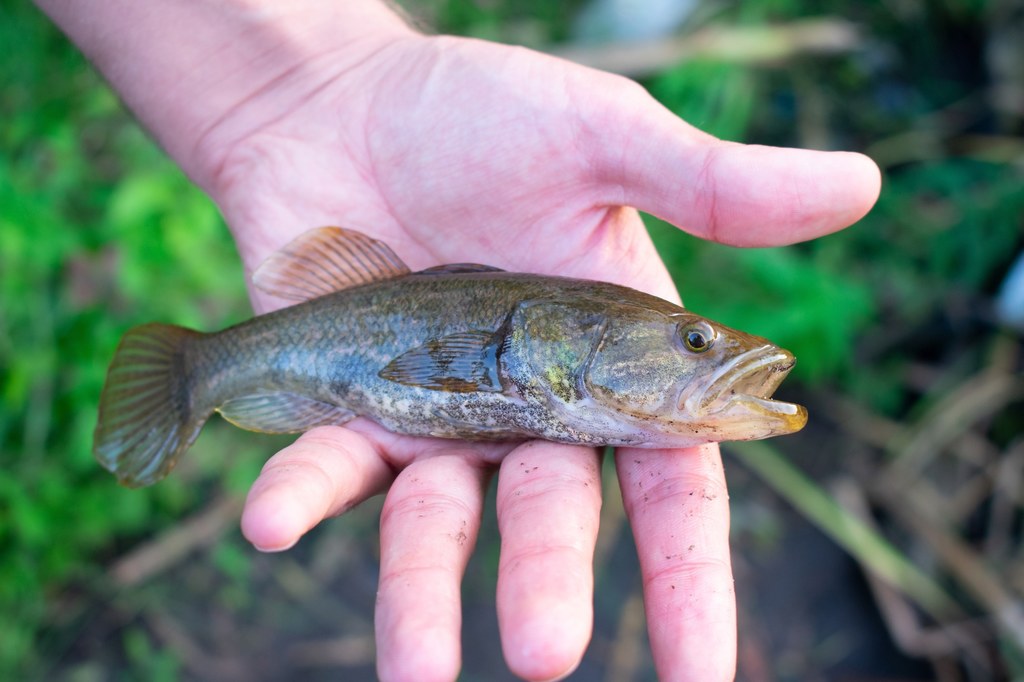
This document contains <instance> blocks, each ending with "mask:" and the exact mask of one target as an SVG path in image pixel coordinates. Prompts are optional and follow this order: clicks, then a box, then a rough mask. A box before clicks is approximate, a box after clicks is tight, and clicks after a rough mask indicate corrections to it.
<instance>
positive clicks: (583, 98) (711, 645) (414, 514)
mask: <svg viewBox="0 0 1024 682" xmlns="http://www.w3.org/2000/svg"><path fill="white" fill-rule="evenodd" d="M40 5H41V6H42V7H43V9H44V10H45V11H46V12H47V13H48V14H50V16H51V17H53V18H54V20H55V21H56V22H57V23H58V24H59V25H60V26H61V27H62V28H63V29H64V30H65V31H66V32H67V33H68V34H69V35H70V36H71V37H72V39H74V40H75V41H76V43H77V44H78V45H79V46H80V47H81V48H82V50H83V51H84V52H85V53H86V54H87V55H88V56H89V57H90V58H91V59H92V60H93V61H94V63H96V65H97V66H98V67H99V68H100V69H101V70H102V71H103V72H104V74H105V75H106V76H107V78H108V79H110V81H111V82H112V83H113V85H114V86H115V88H117V90H118V91H119V93H120V94H121V96H122V97H123V98H124V100H125V102H126V103H127V104H128V106H129V107H131V108H132V110H133V111H134V112H135V113H136V115H137V116H138V117H139V119H140V120H141V121H142V123H143V124H144V125H145V126H146V127H147V128H148V129H149V130H150V131H151V132H152V134H153V135H154V136H155V137H156V138H157V140H158V141H159V142H160V143H161V144H162V145H163V147H164V148H165V149H166V150H167V152H168V153H169V154H170V155H171V156H172V157H173V158H174V159H175V160H176V161H177V162H178V163H179V164H180V165H181V166H182V168H183V169H184V170H185V171H186V172H187V173H188V174H189V176H190V177H191V178H192V179H193V180H194V181H195V182H196V183H197V184H198V185H199V186H200V187H202V188H203V189H204V190H205V191H206V192H208V193H209V194H210V196H211V197H212V198H213V199H214V200H215V201H216V202H217V204H218V205H219V206H220V208H221V210H222V212H223V214H224V216H225V218H226V220H227V222H228V225H229V226H230V228H231V230H232V233H233V234H234V236H235V239H236V241H237V243H238V248H239V252H240V253H241V256H242V259H243V261H244V263H245V266H246V268H247V271H248V272H251V271H252V269H253V268H255V267H256V266H257V265H258V264H259V263H260V262H261V261H262V260H263V259H264V258H265V257H266V256H267V255H268V254H270V253H271V252H272V251H273V250H275V249H277V248H279V247H280V246H281V245H283V244H284V243H286V242H287V241H289V240H290V239H291V238H293V237H294V236H296V235H298V234H300V233H301V232H303V231H305V230H307V229H309V228H311V227H315V226H320V225H326V224H342V225H345V226H348V227H352V228H355V229H358V230H361V231H363V232H366V233H368V234H371V235H373V236H376V237H378V238H380V239H382V240H384V241H386V242H387V243H388V244H389V245H391V246H392V247H393V248H394V249H395V251H396V252H397V253H398V254H399V255H400V256H401V257H402V258H403V259H404V260H406V261H407V262H408V263H409V265H410V266H411V267H412V268H413V269H417V268H422V267H426V266H430V265H436V264H439V263H447V262H464V261H477V262H482V263H488V264H491V265H496V266H500V267H504V268H506V269H509V270H520V271H530V272H537V273H546V274H559V275H571V276H577V277H586V278H593V279H604V280H609V281H614V282H617V283H621V284H626V285H629V286H632V287H634V288H637V289H641V290H644V291H647V292H650V293H653V294H656V295H659V296H662V297H664V298H668V299H677V298H678V296H677V293H676V291H675V289H674V288H673V285H672V282H671V281H670V279H669V277H668V274H667V273H666V271H665V268H664V266H663V265H662V263H661V261H660V260H659V258H658V256H657V254H656V253H655V251H654V248H653V247H652V245H651V242H650V240H649V238H648V237H647V233H646V231H645V230H644V228H643V225H642V223H641V221H640V218H639V216H638V214H637V212H636V210H635V209H634V208H627V207H636V208H639V209H641V210H644V211H648V212H650V213H653V214H655V215H658V216H660V217H662V218H664V219H665V220H667V221H669V222H671V223H673V224H675V225H677V226H679V227H680V228H682V229H685V230H687V231H689V232H692V233H693V234H696V235H699V236H701V237H705V238H708V239H713V240H716V241H720V242H724V243H727V244H735V245H740V246H752V245H781V244H789V243H792V242H797V241H801V240H806V239H811V238H814V237H817V236H819V235H823V234H827V233H830V232H833V231H835V230H838V229H841V228H843V227H845V226H847V225H849V224H851V223H853V222H855V221H856V220H858V219H859V218H860V217H861V216H863V215H864V214H865V213H866V212H867V211H868V209H869V208H870V207H871V205H872V204H873V203H874V201H875V199H876V198H877V195H878V190H879V174H878V170H877V168H876V167H875V166H874V164H873V163H872V162H871V161H870V160H868V159H866V158H865V157H863V156H860V155H857V154H847V153H821V152H810V151H802V150H794V149H776V148H767V147H757V146H745V145H740V144H735V143H727V142H722V141H720V140H717V139H715V138H713V137H710V136H708V135H706V134H704V133H702V132H700V131H699V130H697V129H695V128H693V127H691V126H690V125H688V124H686V123H685V122H683V121H681V120H679V119H678V118H676V117H675V116H673V115H672V114H671V113H669V112H668V111H666V110H665V109H664V108H662V107H661V106H660V105H658V104H657V103H656V102H654V101H653V100H652V99H651V98H650V97H649V96H648V95H647V94H646V93H645V92H644V91H643V90H642V89H641V88H640V87H638V86H637V85H635V84H633V83H631V82H629V81H626V80H624V79H621V78H618V77H616V76H612V75H608V74H605V73H601V72H596V71H592V70H589V69H585V68H583V67H579V66H576V65H573V64H570V63H567V62H563V61H559V60H557V59H554V58H551V57H547V56H543V55H540V54H536V53H533V52H529V51H526V50H522V49H517V48H510V47H505V46H499V45H495V44H490V43H485V42H479V41H470V40H462V39H457V38H450V37H425V36H423V35H420V34H419V33H416V32H415V31H413V30H411V29H410V28H408V27H407V26H406V25H405V23H404V22H403V21H402V20H401V19H399V18H398V17H397V16H396V15H395V14H394V13H393V11H392V10H391V9H389V8H388V7H387V6H385V5H383V4H381V3H379V2H377V1H376V0H346V1H345V2H317V1H303V2H290V3H273V2H269V0H250V1H249V2H185V1H184V0H150V1H149V2H146V3H138V2H134V1H132V0H76V2H70V1H68V0H40ZM253 302H254V306H255V307H256V309H257V310H258V311H266V310H270V309H272V308H274V307H277V306H280V305H282V304H283V302H281V301H277V300H273V299H270V298H268V297H266V296H265V295H263V294H260V293H259V292H257V291H253ZM697 312H700V313H702V314H707V315H709V316H712V317H713V316H714V311H697ZM811 407H812V409H813V406H811ZM615 461H616V468H617V472H618V476H619V483H620V487H621V490H622V496H623V501H624V504H625V508H626V512H627V515H628V518H629V522H630V524H631V526H632V530H633V534H634V536H635V538H636V544H637V553H638V555H639V559H640V566H641V570H642V574H643V587H644V599H645V605H646V610H647V621H648V630H649V634H650V641H651V647H652V653H653V656H654V661H655V664H656V666H657V669H658V673H659V677H660V678H661V679H663V680H701V681H702V682H706V681H713V680H728V679H731V678H732V677H733V675H734V671H735V658H736V620H735V600H734V594H733V584H732V575H731V570H730V560H729V545H728V526H729V507H728V497H727V494H726V488H725V478H724V474H723V468H722V462H721V459H720V456H719V451H718V447H717V446H714V445H708V446H704V447H699V448H692V449H686V450H659V451H655V450H631V449H627V448H622V449H620V450H619V451H618V453H617V454H616V460H615ZM527 471H529V472H530V473H529V474H527V473H525V472H527ZM495 473H496V474H497V476H498V494H497V513H498V520H499V526H500V530H501V560H500V565H499V575H498V589H497V597H496V598H497V609H498V617H499V623H500V628H501V637H502V646H503V650H504V652H505V659H506V662H507V664H508V666H509V667H510V668H511V670H512V671H513V672H514V673H516V674H517V675H519V676H521V677H523V678H525V679H529V680H549V679H555V678H559V677H562V676H565V675H566V674H568V673H569V672H571V671H572V670H573V669H574V668H575V666H576V665H577V664H578V663H579V661H580V659H581V657H582V655H583V652H584V650H585V648H586V646H587V643H588V641H589V638H590V634H591V628H592V617H593V616H592V600H593V594H592V592H593V576H592V558H593V550H594V543H595V538H596V536H597V530H598V528H597V525H598V512H599V509H600V505H601V498H600V490H601V486H600V459H599V454H598V453H597V452H596V451H594V450H593V449H590V448H584V447H572V446H565V445H557V444H552V443H544V442H531V443H526V444H523V445H519V446H517V447H512V446H507V447H503V446H494V445H489V446H481V445H477V444H472V443H453V442H451V441H440V440H431V439H417V438H410V437H402V436H396V435H393V434H390V433H388V432H386V431H384V430H382V429H381V428H379V427H377V426H375V425H374V424H372V423H369V422H365V421H361V420H357V421H355V422H352V423H351V424H350V425H348V426H346V427H329V428H319V429H315V430H313V431H310V432H309V433H307V434H305V435H303V436H302V437H300V438H299V439H298V440H297V441H296V442H295V443H294V444H293V445H291V446H289V447H287V448H285V449H284V450H282V451H281V452H279V453H277V454H276V455H274V456H273V457H272V458H271V459H270V460H269V461H268V462H267V464H266V466H265V467H264V469H263V472H262V473H261V474H260V476H259V478H258V479H257V480H256V481H255V483H254V484H253V486H252V489H251V491H250V493H249V496H248V499H247V501H246V506H245V511H244V513H243V516H242V529H243V532H244V533H245V535H246V537H247V538H248V539H249V540H250V541H251V542H252V543H253V544H254V545H255V546H256V547H257V548H259V549H262V550H264V551H280V550H285V549H287V548H289V547H291V546H292V545H293V544H295V543H296V542H297V541H298V540H299V538H300V537H301V536H302V535H303V534H304V533H305V532H306V531H308V530H309V529H310V528H312V527H314V526H315V525H317V524H318V523H319V522H321V521H322V520H324V519H327V518H329V517H332V516H336V515H338V514H341V513H343V512H344V511H346V510H348V509H351V508H352V507H353V506H355V505H357V504H359V503H360V502H362V501H363V500H366V499H367V498H369V497H371V496H373V495H377V494H381V493H384V494H386V498H385V503H384V510H383V513H382V516H381V572H380V576H381V577H380V585H379V592H378V599H377V612H376V631H377V644H378V672H379V674H380V676H381V678H382V679H385V680H452V679H455V677H456V676H457V674H458V670H459V667H460V659H461V652H460V644H459V642H460V639H459V638H460V632H459V631H460V627H461V615H460V601H459V599H460V597H459V583H460V580H461V577H462V573H463V570H464V568H465V565H466V562H467V560H468V558H469V555H470V553H471V551H472V549H473V545H474V542H475V540H476V536H477V531H478V529H479V524H480V514H481V509H482V505H483V494H484V489H485V486H486V485H487V482H488V480H489V478H490V477H491V476H492V475H494V474H495ZM691 493H694V494H691Z"/></svg>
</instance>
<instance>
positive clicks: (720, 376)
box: [680, 345, 807, 437]
mask: <svg viewBox="0 0 1024 682" xmlns="http://www.w3.org/2000/svg"><path fill="white" fill-rule="evenodd" d="M795 364H796V358H795V357H793V354H792V353H790V352H789V351H787V350H784V349H782V348H778V347H776V346H772V345H765V346H761V347H759V348H754V349H752V350H749V351H746V352H745V353H741V354H740V355H738V356H736V357H735V358H732V359H731V360H730V361H729V362H727V363H725V364H724V365H723V366H722V367H720V368H718V370H716V371H715V372H714V373H713V374H712V375H711V377H710V378H709V381H708V382H707V385H706V386H705V387H704V389H703V390H702V391H697V392H695V393H691V394H690V395H688V396H686V398H685V400H684V401H682V402H681V404H680V409H690V410H692V411H695V412H697V413H699V414H701V415H702V416H704V417H706V418H712V419H719V420H721V421H723V422H744V421H749V422H750V425H751V427H752V428H753V429H754V430H761V429H760V428H758V422H761V424H760V427H761V428H767V429H768V430H769V431H770V432H771V435H778V434H782V433H792V432H794V431H799V430H800V429H801V428H803V426H804V424H806V423H807V410H806V409H805V408H804V407H802V406H801V405H795V404H793V403H786V402H782V401H779V400H771V395H772V394H773V393H774V392H775V389H777V388H778V387H779V384H781V383H782V381H783V380H784V379H785V378H786V376H787V375H788V374H789V372H790V370H791V369H793V365H795ZM755 437H759V436H755Z"/></svg>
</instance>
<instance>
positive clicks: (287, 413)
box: [217, 392, 355, 433]
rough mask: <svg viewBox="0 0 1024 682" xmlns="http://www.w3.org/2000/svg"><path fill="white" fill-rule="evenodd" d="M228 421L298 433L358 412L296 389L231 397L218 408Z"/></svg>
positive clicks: (252, 428)
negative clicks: (304, 394) (317, 398)
mask: <svg viewBox="0 0 1024 682" xmlns="http://www.w3.org/2000/svg"><path fill="white" fill-rule="evenodd" d="M217 411H218V412H220V414H221V416H222V417H224V418H225V419H227V420H228V421H229V422H231V423H232V424H234V425H235V426H238V427H240V428H243V429H248V430H249V431H261V432H263V433H299V432H300V431H308V430H309V429H311V428H313V427H314V426H327V425H330V424H344V423H345V422H347V421H349V420H350V419H352V418H353V417H355V413H354V412H351V411H349V410H346V409H344V408H342V407H338V406H337V405H331V404H330V403H325V402H321V401H319V400H314V399H313V398H307V397H306V396H302V395H297V394H295V393H285V392H280V393H262V394H258V395H245V396H240V397H238V398H232V399H231V400H228V401H227V402H225V403H224V404H223V405H221V406H220V407H218V408H217Z"/></svg>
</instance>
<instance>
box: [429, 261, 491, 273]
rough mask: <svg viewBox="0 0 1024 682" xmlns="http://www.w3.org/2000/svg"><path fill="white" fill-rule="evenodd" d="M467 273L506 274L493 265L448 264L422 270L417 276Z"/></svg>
mask: <svg viewBox="0 0 1024 682" xmlns="http://www.w3.org/2000/svg"><path fill="white" fill-rule="evenodd" d="M467 272H505V271H504V270H502V269H501V268H496V267H494V266H493V265H480V264H479V263H447V264H445V265H435V266H434V267H432V268H427V269H426V270H420V271H419V272H417V273H416V274H417V275H457V274H460V273H467Z"/></svg>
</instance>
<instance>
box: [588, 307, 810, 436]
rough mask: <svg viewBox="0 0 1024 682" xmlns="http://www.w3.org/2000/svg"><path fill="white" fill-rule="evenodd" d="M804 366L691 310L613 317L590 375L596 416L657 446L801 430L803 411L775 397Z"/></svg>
mask: <svg viewBox="0 0 1024 682" xmlns="http://www.w3.org/2000/svg"><path fill="white" fill-rule="evenodd" d="M795 362H796V359H795V358H794V357H793V354H792V353H790V352H789V351H787V350H784V349H782V348H779V347H778V346H775V345H774V344H772V343H770V342H769V341H767V340H765V339H763V338H760V337H757V336H753V335H751V334H746V333H744V332H741V331H737V330H734V329H730V328H728V327H726V326H724V325H721V324H718V323H716V322H712V321H710V320H707V319H705V318H703V317H700V316H698V315H695V314H692V313H690V312H688V311H685V310H683V309H679V311H678V312H671V313H665V312H664V311H652V310H645V309H635V310H632V311H626V312H623V311H619V314H616V315H612V316H609V318H608V322H607V323H606V325H605V327H604V329H603V333H602V334H601V338H600V339H599V340H598V342H597V344H596V345H595V347H594V348H593V351H592V354H591V357H590V358H589V362H588V363H587V366H586V367H585V368H583V371H582V376H581V380H582V386H583V392H584V393H585V394H586V396H587V398H588V400H589V401H590V403H591V404H592V405H593V407H594V408H597V409H599V410H604V411H605V412H606V413H614V414H615V415H617V416H618V417H619V418H620V419H621V420H622V421H621V423H622V424H623V426H625V427H627V428H634V429H636V430H637V431H638V432H639V433H640V434H641V437H642V438H646V439H647V440H646V441H643V442H646V443H648V444H650V445H652V446H673V445H683V444H693V443H698V442H717V441H726V440H753V439H759V438H767V437H769V436H775V435H782V434H787V433H793V432H795V431H799V430H800V429H801V428H803V426H804V425H805V424H806V422H807V411H806V409H804V408H803V407H802V406H800V405H795V404H792V403H786V402H781V401H777V400H772V399H771V396H772V394H773V393H774V392H775V390H776V389H777V388H778V386H779V384H780V383H782V380H783V379H785V377H786V375H787V374H788V373H789V371H790V370H791V369H792V368H793V365H794V364H795Z"/></svg>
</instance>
